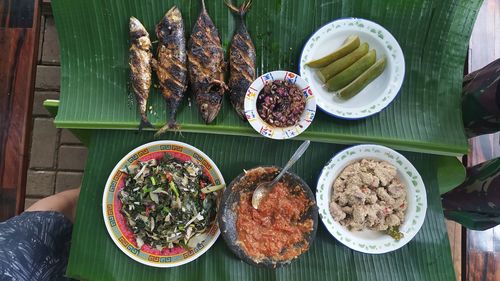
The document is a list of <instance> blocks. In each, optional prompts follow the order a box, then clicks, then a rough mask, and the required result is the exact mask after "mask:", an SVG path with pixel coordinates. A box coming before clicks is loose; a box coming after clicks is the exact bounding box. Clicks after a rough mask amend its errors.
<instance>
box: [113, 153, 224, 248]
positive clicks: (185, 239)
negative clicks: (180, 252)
mask: <svg viewBox="0 0 500 281" xmlns="http://www.w3.org/2000/svg"><path fill="white" fill-rule="evenodd" d="M122 171H123V172H124V173H126V174H127V175H128V176H127V177H126V179H125V186H124V187H123V189H122V190H120V192H119V194H118V198H119V199H120V201H121V202H122V208H121V213H122V214H123V216H124V217H125V218H126V219H125V221H126V222H127V226H128V227H129V228H130V229H131V230H132V232H133V233H134V236H135V239H136V242H137V247H139V248H140V247H142V245H144V244H146V245H149V246H150V247H152V248H156V249H159V250H162V249H164V248H173V247H176V246H181V247H187V245H191V246H192V247H195V246H196V244H197V243H198V242H197V243H195V241H191V242H190V240H191V238H193V237H200V235H202V234H204V233H205V232H206V230H207V229H209V228H210V226H211V225H212V223H213V221H214V219H215V211H216V210H215V208H216V202H215V200H216V198H217V195H216V192H214V191H216V190H212V191H211V192H209V193H207V194H205V195H204V196H200V189H201V186H210V185H211V183H210V181H209V178H208V177H207V176H205V175H204V174H203V168H202V167H201V166H200V165H199V164H195V163H193V162H191V161H180V160H178V159H176V158H173V157H172V156H171V155H170V154H168V153H166V154H165V156H164V157H163V158H161V159H158V160H155V159H152V160H149V161H146V162H139V163H137V164H134V165H133V166H132V165H130V166H129V167H126V168H124V169H122ZM210 188H211V189H215V188H217V190H219V189H220V188H219V186H210ZM202 197H203V198H202ZM197 239H198V238H197ZM198 240H199V239H198ZM189 242H190V243H189ZM199 242H200V241H199Z"/></svg>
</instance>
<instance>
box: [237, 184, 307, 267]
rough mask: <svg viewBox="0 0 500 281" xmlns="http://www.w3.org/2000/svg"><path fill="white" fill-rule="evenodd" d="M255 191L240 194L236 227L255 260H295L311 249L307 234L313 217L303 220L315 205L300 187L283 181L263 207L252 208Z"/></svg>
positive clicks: (246, 248) (242, 244)
mask: <svg viewBox="0 0 500 281" xmlns="http://www.w3.org/2000/svg"><path fill="white" fill-rule="evenodd" d="M252 194H253V191H248V192H245V193H242V194H241V195H240V204H239V206H238V208H237V221H236V230H237V232H238V240H239V241H240V242H241V247H242V249H243V250H244V251H245V252H246V254H247V255H248V256H250V257H252V258H253V259H256V260H259V259H265V258H268V259H272V260H275V261H285V260H292V259H294V258H296V257H298V256H299V255H300V254H302V253H303V252H305V251H307V249H308V248H309V245H308V243H307V241H305V236H306V235H307V234H308V233H310V232H311V231H312V230H313V220H312V219H306V220H303V221H301V217H302V216H303V215H304V214H305V213H306V211H307V209H308V208H309V207H310V205H311V201H310V200H309V199H308V198H307V197H306V195H305V194H304V192H303V190H302V188H301V187H300V186H295V187H292V188H289V187H287V186H286V184H285V183H283V182H279V183H277V184H276V185H275V186H274V189H273V190H272V192H271V193H269V194H268V196H267V197H265V198H263V199H262V201H261V202H260V205H259V209H258V210H256V209H254V208H253V207H252Z"/></svg>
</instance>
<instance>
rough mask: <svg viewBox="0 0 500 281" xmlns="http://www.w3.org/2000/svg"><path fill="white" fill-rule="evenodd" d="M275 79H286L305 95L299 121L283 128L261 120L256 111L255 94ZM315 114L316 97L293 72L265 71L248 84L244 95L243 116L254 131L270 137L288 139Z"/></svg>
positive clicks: (302, 128)
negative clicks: (303, 107) (304, 102)
mask: <svg viewBox="0 0 500 281" xmlns="http://www.w3.org/2000/svg"><path fill="white" fill-rule="evenodd" d="M275 80H286V81H288V82H290V83H292V84H294V85H296V86H297V87H298V88H299V89H300V90H301V91H302V93H303V94H304V96H305V97H306V107H305V109H304V112H303V113H302V115H301V116H300V121H299V122H298V123H297V124H296V125H295V126H291V127H285V128H278V127H273V126H271V125H269V124H268V123H266V122H265V121H264V120H262V118H260V116H259V113H258V112H257V96H258V95H259V93H260V91H261V90H262V89H263V88H264V85H266V83H271V82H273V81H275ZM315 115H316V99H315V98H314V94H313V91H312V90H311V88H310V87H309V85H308V84H307V82H306V81H305V80H304V79H302V78H301V77H300V76H299V75H297V74H295V73H293V72H289V71H283V70H277V71H272V72H268V73H265V74H264V75H262V76H260V77H259V78H257V79H256V80H255V81H254V82H253V83H252V84H251V85H250V87H249V88H248V90H247V92H246V95H245V116H246V118H247V120H248V122H249V123H250V125H251V126H252V127H253V128H254V129H255V131H257V132H259V133H260V134H261V135H263V136H265V137H268V138H271V139H279V140H281V139H289V138H293V137H296V136H298V135H300V134H301V133H302V132H304V131H305V130H306V129H307V127H309V125H311V122H312V121H313V119H314V116H315Z"/></svg>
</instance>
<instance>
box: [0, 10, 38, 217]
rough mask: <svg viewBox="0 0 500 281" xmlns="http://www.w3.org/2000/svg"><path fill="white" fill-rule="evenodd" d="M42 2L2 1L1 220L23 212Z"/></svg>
mask: <svg viewBox="0 0 500 281" xmlns="http://www.w3.org/2000/svg"><path fill="white" fill-rule="evenodd" d="M39 29H40V13H39V0H0V50H1V52H2V55H0V69H1V71H0V206H1V208H0V221H2V220H5V219H7V218H9V217H11V216H13V215H15V214H18V213H20V212H22V210H23V209H24V193H25V186H26V171H27V165H28V156H29V154H28V148H29V141H30V136H31V109H32V103H33V102H32V100H33V88H34V77H35V66H36V58H37V54H38V36H39Z"/></svg>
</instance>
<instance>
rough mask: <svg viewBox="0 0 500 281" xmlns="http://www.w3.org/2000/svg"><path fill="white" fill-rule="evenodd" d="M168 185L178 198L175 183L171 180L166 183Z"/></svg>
mask: <svg viewBox="0 0 500 281" xmlns="http://www.w3.org/2000/svg"><path fill="white" fill-rule="evenodd" d="M168 187H170V190H172V191H173V192H174V193H175V197H177V198H179V191H178V190H177V187H176V186H175V183H174V182H173V181H171V182H169V183H168Z"/></svg>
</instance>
